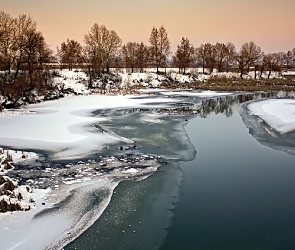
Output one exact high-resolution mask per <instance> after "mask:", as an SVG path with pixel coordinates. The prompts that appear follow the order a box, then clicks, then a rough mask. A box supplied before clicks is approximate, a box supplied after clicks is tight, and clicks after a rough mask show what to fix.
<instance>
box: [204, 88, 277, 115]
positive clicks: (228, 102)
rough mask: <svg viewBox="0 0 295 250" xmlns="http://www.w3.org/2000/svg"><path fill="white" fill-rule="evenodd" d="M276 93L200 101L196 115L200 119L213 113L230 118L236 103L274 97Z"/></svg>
mask: <svg viewBox="0 0 295 250" xmlns="http://www.w3.org/2000/svg"><path fill="white" fill-rule="evenodd" d="M276 96H277V93H275V92H269V93H255V94H244V95H234V96H225V97H219V98H214V99H209V100H205V101H202V102H201V103H200V104H199V110H198V113H199V115H200V117H202V118H206V117H207V116H208V115H209V114H211V113H212V112H214V113H215V114H224V115H225V116H226V117H231V116H232V115H233V107H234V105H236V104H238V103H243V102H248V101H251V100H256V99H261V98H270V97H276Z"/></svg>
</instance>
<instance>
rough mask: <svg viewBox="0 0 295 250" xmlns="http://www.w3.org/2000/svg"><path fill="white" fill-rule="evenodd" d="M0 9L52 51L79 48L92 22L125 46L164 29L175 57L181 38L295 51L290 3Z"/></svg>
mask: <svg viewBox="0 0 295 250" xmlns="http://www.w3.org/2000/svg"><path fill="white" fill-rule="evenodd" d="M0 6H1V8H0V10H2V11H4V12H6V13H8V14H10V15H11V16H13V17H16V16H18V15H19V14H28V15H31V16H32V17H33V18H34V20H35V21H36V22H37V25H38V30H40V31H41V32H42V33H43V35H44V37H45V39H46V42H47V43H48V44H49V45H50V47H51V49H53V50H55V49H56V46H60V44H61V43H62V42H63V41H65V40H66V39H67V38H69V39H74V40H77V41H79V42H80V43H81V44H83V40H84V35H85V34H87V32H88V31H89V30H90V28H91V27H92V25H93V24H94V23H98V24H104V25H105V26H106V27H107V28H108V29H112V30H114V31H116V32H117V34H118V35H119V36H120V37H121V39H122V41H123V43H127V42H129V41H137V42H141V41H142V42H144V43H146V44H148V38H149V35H150V32H151V29H152V27H153V26H155V27H160V26H161V25H163V26H164V27H165V29H166V30H167V32H168V36H169V39H170V41H171V47H172V51H173V52H174V51H175V49H176V46H177V45H178V44H179V42H180V40H181V38H182V37H187V38H188V39H189V40H190V42H191V43H192V44H193V45H194V46H195V47H198V46H200V45H201V44H204V43H207V42H209V43H212V44H215V43H216V42H224V43H226V42H232V43H233V44H235V45H236V48H237V50H239V48H240V46H241V45H242V44H243V43H245V42H249V41H254V42H255V43H256V44H257V45H259V46H260V47H261V49H262V50H263V51H264V52H266V53H268V52H281V51H282V52H287V51H288V50H291V49H293V48H295V37H294V34H293V32H294V30H295V15H294V14H293V12H294V9H295V1H294V0H260V1H254V0H248V1H242V0H235V1H230V0H207V1H205V0H182V1H180V0H160V1H156V0H150V1H140V0H137V1H135V0H120V1H119V0H100V1H95V0H84V1H81V0H72V1H69V0H63V1H56V0H52V1H48V2H47V1H46V2H45V1H40V0H30V1H22V0H10V1H8V0H0Z"/></svg>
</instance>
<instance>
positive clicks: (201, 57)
mask: <svg viewBox="0 0 295 250" xmlns="http://www.w3.org/2000/svg"><path fill="white" fill-rule="evenodd" d="M206 54H207V46H206V45H204V44H201V45H200V47H198V48H196V49H195V55H196V60H197V62H198V64H199V65H201V67H202V69H203V74H204V73H205V68H206Z"/></svg>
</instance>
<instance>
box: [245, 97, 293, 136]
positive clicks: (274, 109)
mask: <svg viewBox="0 0 295 250" xmlns="http://www.w3.org/2000/svg"><path fill="white" fill-rule="evenodd" d="M248 109H249V110H250V111H251V112H252V113H253V114H254V115H256V116H258V117H260V118H261V119H262V120H264V121H265V122H266V123H267V124H268V125H269V126H270V127H271V128H272V129H274V130H276V131H277V132H279V133H281V134H285V133H288V132H290V131H293V130H295V100H292V99H268V100H264V101H258V102H254V103H251V104H249V105H248Z"/></svg>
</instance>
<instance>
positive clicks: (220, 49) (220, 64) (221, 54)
mask: <svg viewBox="0 0 295 250" xmlns="http://www.w3.org/2000/svg"><path fill="white" fill-rule="evenodd" d="M226 52H227V50H226V47H225V44H224V43H216V44H215V54H216V64H217V70H218V72H221V71H223V68H224V64H225V59H226Z"/></svg>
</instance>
